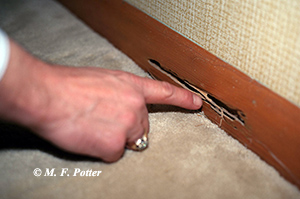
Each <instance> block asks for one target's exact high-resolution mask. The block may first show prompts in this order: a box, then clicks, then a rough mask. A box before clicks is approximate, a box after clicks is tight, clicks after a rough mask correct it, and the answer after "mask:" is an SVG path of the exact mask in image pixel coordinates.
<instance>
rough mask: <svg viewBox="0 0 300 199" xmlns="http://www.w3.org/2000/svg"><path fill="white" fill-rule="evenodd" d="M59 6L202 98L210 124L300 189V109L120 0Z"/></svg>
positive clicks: (70, 1) (67, 0) (79, 0)
mask: <svg viewBox="0 0 300 199" xmlns="http://www.w3.org/2000/svg"><path fill="white" fill-rule="evenodd" d="M60 2H62V3H63V4H64V5H65V6H66V7H68V8H69V9H70V10H71V11H72V12H74V13H75V14H76V15H77V16H78V17H79V18H81V19H82V20H83V21H85V22H86V23H87V24H88V25H89V26H90V27H92V28H93V29H94V30H95V31H97V32H98V33H100V34H101V35H103V36H104V37H106V38H107V39H108V40H109V41H110V42H112V43H113V44H114V45H115V46H116V47H117V48H119V49H120V50H122V51H123V52H125V53H126V54H127V55H128V56H129V57H131V58H132V59H133V60H134V61H135V62H136V63H137V64H138V65H139V66H140V67H142V68H143V69H144V70H146V71H148V72H149V73H151V74H152V75H153V76H155V77H157V78H158V79H161V80H166V81H170V82H172V83H174V84H176V81H175V82H174V81H173V80H172V79H176V78H177V80H178V81H181V84H185V83H186V84H187V85H190V86H191V87H190V89H192V88H193V87H194V88H195V89H196V90H194V92H198V91H201V92H203V93H204V94H206V97H208V99H207V100H206V102H205V103H204V106H203V111H204V113H205V114H206V115H207V117H208V118H209V119H210V120H212V121H213V122H214V123H216V124H218V125H221V128H222V129H224V130H225V131H226V132H227V133H228V134H230V135H231V136H233V137H234V138H236V139H238V140H239V141H240V142H241V143H243V144H244V145H245V146H247V147H248V148H249V149H251V150H253V151H254V152H255V153H257V154H258V155H259V156H260V157H261V158H262V159H264V160H265V161H266V162H268V163H269V164H271V165H273V166H274V167H275V168H276V169H277V170H278V171H279V172H280V173H281V174H282V175H283V176H284V177H285V178H286V179H288V180H290V181H291V182H292V183H294V184H296V185H297V186H298V187H300V119H299V116H300V108H299V107H297V106H295V105H294V104H292V103H290V102H289V101H287V100H286V99H284V98H282V97H280V96H279V95H277V94H275V93H274V92H272V91H271V90H269V89H268V88H266V87H264V86H263V85H261V84H259V83H258V82H257V81H255V80H253V79H251V78H250V77H248V76H247V75H245V74H244V73H242V72H240V71H239V70H237V69H236V68H235V67H233V66H231V65H229V64H228V63H226V62H224V61H222V60H221V59H219V58H218V57H216V56H214V55H212V54H211V53H209V52H207V51H206V50H204V49H203V48H201V47H200V46H198V45H196V44H195V43H193V42H191V41H190V40H188V39H186V38H185V37H183V36H182V35H180V34H178V33H176V32H175V31H173V30H171V29H170V28H168V27H167V26H165V25H163V24H162V23H160V22H159V21H157V20H155V19H153V18H151V17H150V16H148V15H147V14H144V13H143V12H141V11H139V10H138V9H136V8H134V7H133V6H131V5H129V4H127V3H125V2H123V1H121V0H60ZM150 59H151V60H152V62H149V60H150ZM153 64H154V65H156V66H157V67H153ZM170 77H171V78H170ZM209 100H212V102H213V103H215V104H217V106H218V107H215V108H213V105H212V103H211V102H210V101H209ZM218 108H221V115H222V114H223V116H224V111H229V112H231V113H232V114H233V115H235V116H236V117H238V118H239V119H240V120H239V121H238V120H232V118H231V119H230V117H228V116H226V115H225V116H224V117H221V116H220V111H219V113H218V111H216V109H218ZM222 118H223V119H222ZM241 121H243V122H241Z"/></svg>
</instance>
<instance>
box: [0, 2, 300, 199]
mask: <svg viewBox="0 0 300 199" xmlns="http://www.w3.org/2000/svg"><path fill="white" fill-rule="evenodd" d="M0 27H1V28H2V29H4V30H5V31H6V32H7V33H8V34H9V35H10V36H11V37H12V38H14V39H15V40H16V41H17V42H19V43H20V44H21V45H22V46H24V47H25V48H26V49H27V50H28V51H29V52H31V53H32V54H34V55H35V56H37V57H39V58H41V59H43V60H45V61H48V62H51V63H57V64H65V65H74V66H88V65H89V66H96V67H104V68H110V69H119V70H125V71H129V72H133V73H135V74H138V75H141V76H146V74H145V73H144V72H143V71H142V70H141V69H140V68H138V66H137V65H136V64H135V63H133V62H132V61H131V60H130V59H129V58H128V57H126V55H124V54H122V53H121V52H119V51H118V50H117V49H115V48H114V47H113V46H112V45H111V44H110V43H108V41H107V40H105V39H104V38H102V37H101V36H99V35H97V34H96V33H94V32H93V31H92V30H90V29H89V28H88V27H87V26H85V25H84V24H83V23H82V22H81V21H79V20H78V19H77V18H75V17H74V16H73V15H71V14H70V13H69V12H68V11H67V10H65V9H64V8H63V7H62V6H61V5H59V4H58V3H57V2H53V1H52V0H42V1H41V0H26V1H21V0H0ZM16 81H17V80H16ZM149 111H150V116H149V117H150V125H151V130H150V135H149V137H150V147H149V148H148V149H147V150H146V151H144V152H142V153H137V152H132V151H126V153H125V154H124V157H123V158H122V159H121V160H120V161H118V162H116V163H113V164H106V163H103V162H101V161H99V160H96V159H91V158H87V157H83V156H77V155H73V154H69V153H66V152H63V151H61V150H59V149H57V148H56V147H54V146H52V145H51V144H49V143H47V142H46V141H44V140H41V139H40V138H38V137H36V136H34V135H33V134H31V133H30V132H29V131H28V130H26V129H24V128H21V127H18V126H15V125H9V124H5V123H1V124H0V131H1V133H0V136H1V138H0V147H1V150H0V195H1V196H0V197H1V198H144V199H148V198H149V199H150V198H173V199H176V198H229V199H235V198H245V199H246V198H272V199H276V198H285V199H286V198H300V192H299V190H298V189H297V188H296V187H295V186H293V185H292V184H290V183H289V182H287V181H286V180H284V179H283V178H282V177H281V176H280V175H279V174H278V172H277V171H276V170H274V169H273V168H272V167H270V166H268V165H267V164H266V163H265V162H264V161H262V160H260V158H259V157H258V156H256V155H255V154H253V153H252V152H251V151H249V150H247V149H246V148H245V147H243V146H242V145H241V144H239V143H238V142H237V141H236V140H234V139H232V138H231V137H229V136H228V135H227V134H226V133H225V132H223V131H222V130H220V129H219V128H218V127H217V126H216V125H214V124H212V123H211V122H210V121H209V120H208V119H206V118H205V116H203V115H202V113H192V112H188V111H186V110H183V109H180V108H175V107H171V106H163V105H149ZM36 168H39V169H41V171H42V175H41V176H39V177H36V176H34V174H33V172H34V170H35V169H36ZM47 168H48V169H49V170H48V171H51V169H52V168H55V170H53V171H54V172H53V174H57V175H56V176H45V174H46V175H47V173H46V171H47ZM64 168H67V169H68V171H67V174H69V176H67V175H66V174H65V175H64V176H60V174H61V173H62V171H63V170H64ZM76 168H78V169H80V170H81V171H83V170H93V171H102V173H100V175H99V176H94V177H93V176H91V177H83V176H78V175H77V176H73V173H74V172H75V170H76ZM36 171H37V170H36ZM36 173H38V172H36ZM48 174H49V173H48ZM50 175H51V172H50Z"/></svg>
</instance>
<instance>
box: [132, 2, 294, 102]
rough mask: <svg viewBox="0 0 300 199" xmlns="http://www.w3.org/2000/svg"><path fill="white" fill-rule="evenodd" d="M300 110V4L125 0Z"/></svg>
mask: <svg viewBox="0 0 300 199" xmlns="http://www.w3.org/2000/svg"><path fill="white" fill-rule="evenodd" d="M126 1H127V2H128V3H130V4H131V5H133V6H135V7H137V8H139V9H140V10H142V11H143V12H145V13H147V14H148V15H150V16H152V17H153V18H155V19H157V20H159V21H160V22H162V23H164V24H165V25H167V26H169V27H170V28H172V29H173V30H175V31H177V32H179V33H180V34H182V35H184V36H185V37H187V38H189V39H190V40H192V41H194V42H195V43H197V44H198V45H200V46H201V47H203V48H204V49H206V50H207V51H209V52H211V53H212V54H214V55H216V56H217V57H219V58H221V59H222V60H223V61H225V62H227V63H229V64H231V65H232V66H234V67H236V68H237V69H239V70H241V71H242V72H244V73H245V74H247V75H249V76H250V77H252V78H253V79H255V80H257V81H258V82H260V83H262V84H263V85H265V86H266V87H268V88H270V89H271V90H273V91H274V92H276V93H278V94H279V95H281V96H283V97H284V98H286V99H288V100H289V101H291V102H292V103H294V104H296V105H297V106H300V20H299V19H300V1H299V0H289V1H285V0H260V1H254V0H243V1H238V0H228V1H213V0H207V1H205V0H203V1H195V0H144V1H141V0H126Z"/></svg>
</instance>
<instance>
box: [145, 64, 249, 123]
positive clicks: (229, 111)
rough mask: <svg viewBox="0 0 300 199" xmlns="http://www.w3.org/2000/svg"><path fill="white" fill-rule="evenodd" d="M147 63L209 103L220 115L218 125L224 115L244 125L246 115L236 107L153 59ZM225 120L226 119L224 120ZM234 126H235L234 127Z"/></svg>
mask: <svg viewBox="0 0 300 199" xmlns="http://www.w3.org/2000/svg"><path fill="white" fill-rule="evenodd" d="M149 63H150V64H151V66H153V67H154V68H155V69H157V70H158V71H160V72H161V73H163V74H165V75H166V76H168V77H169V78H170V79H172V80H173V81H174V82H175V83H177V84H178V86H181V87H183V88H185V89H187V90H190V91H191V92H193V93H195V94H197V95H199V96H200V97H201V99H202V100H203V101H204V102H205V103H207V104H209V106H210V107H211V109H212V110H214V111H215V112H216V113H217V114H218V115H219V116H220V117H221V122H220V124H219V126H221V124H222V121H223V119H224V117H226V118H227V119H228V120H230V121H231V122H234V121H237V122H239V123H240V124H241V125H242V126H245V121H244V119H242V117H246V116H245V114H244V113H243V112H242V111H240V110H237V109H233V108H230V107H229V106H227V105H226V104H225V103H223V102H222V101H220V100H218V99H216V98H215V97H213V96H212V95H211V94H208V93H207V92H206V91H204V90H201V89H200V88H197V87H196V86H194V85H192V84H191V83H189V82H188V81H187V80H185V79H181V78H180V77H179V76H178V75H177V74H175V73H174V72H172V71H168V70H167V69H165V68H164V67H162V66H161V65H160V63H159V62H158V61H156V60H154V59H149ZM148 73H150V75H151V76H152V77H154V78H155V79H158V78H156V77H155V76H154V75H153V74H151V72H149V71H148ZM226 121H227V120H226ZM235 128H236V127H235Z"/></svg>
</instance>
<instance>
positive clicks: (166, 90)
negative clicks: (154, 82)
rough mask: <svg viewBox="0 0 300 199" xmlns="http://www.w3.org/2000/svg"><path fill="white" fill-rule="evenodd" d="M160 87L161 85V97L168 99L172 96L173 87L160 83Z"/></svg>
mask: <svg viewBox="0 0 300 199" xmlns="http://www.w3.org/2000/svg"><path fill="white" fill-rule="evenodd" d="M161 85H162V87H161V88H162V90H161V92H162V94H163V96H164V97H165V98H166V99H168V98H171V97H172V96H173V94H174V89H173V86H172V85H171V84H170V83H168V82H161Z"/></svg>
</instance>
